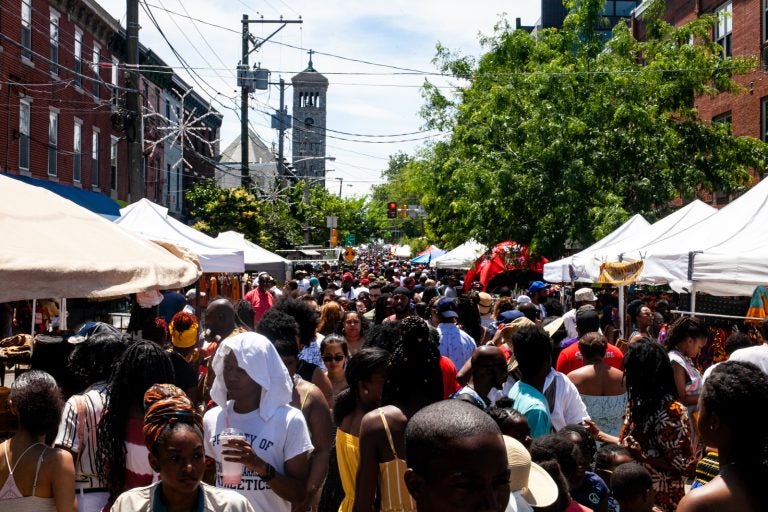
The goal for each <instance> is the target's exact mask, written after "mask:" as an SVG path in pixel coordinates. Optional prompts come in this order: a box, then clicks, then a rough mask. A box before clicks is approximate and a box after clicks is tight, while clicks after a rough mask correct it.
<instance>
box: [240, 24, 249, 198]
mask: <svg viewBox="0 0 768 512" xmlns="http://www.w3.org/2000/svg"><path fill="white" fill-rule="evenodd" d="M242 23H243V40H242V54H243V60H242V61H241V64H242V67H243V68H245V69H246V70H247V69H248V54H249V52H248V35H249V33H248V15H247V14H243V20H242ZM249 92H250V91H249V89H248V87H241V88H240V183H241V184H242V186H243V187H245V189H246V190H250V189H251V174H250V167H249V165H248V159H249V155H248V144H249V142H250V141H249V140H248V94H249Z"/></svg>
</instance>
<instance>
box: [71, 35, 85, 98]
mask: <svg viewBox="0 0 768 512" xmlns="http://www.w3.org/2000/svg"><path fill="white" fill-rule="evenodd" d="M72 53H73V54H74V56H75V85H76V86H78V87H80V88H81V89H82V88H83V31H82V30H80V29H79V28H75V48H74V51H73V52H72Z"/></svg>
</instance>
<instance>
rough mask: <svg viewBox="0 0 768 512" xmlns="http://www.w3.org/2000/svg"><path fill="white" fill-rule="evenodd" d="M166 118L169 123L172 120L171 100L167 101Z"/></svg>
mask: <svg viewBox="0 0 768 512" xmlns="http://www.w3.org/2000/svg"><path fill="white" fill-rule="evenodd" d="M165 118H166V119H168V120H169V121H170V119H171V102H170V101H169V100H165Z"/></svg>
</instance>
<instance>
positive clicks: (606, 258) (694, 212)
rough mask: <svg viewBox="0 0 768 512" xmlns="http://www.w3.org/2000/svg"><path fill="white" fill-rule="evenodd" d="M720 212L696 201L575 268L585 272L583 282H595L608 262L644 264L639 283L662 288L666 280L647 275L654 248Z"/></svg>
mask: <svg viewBox="0 0 768 512" xmlns="http://www.w3.org/2000/svg"><path fill="white" fill-rule="evenodd" d="M716 213H717V210H716V209H715V208H713V207H711V206H709V205H708V204H706V203H703V202H702V201H699V200H695V201H693V202H691V203H689V204H688V205H686V206H684V207H683V208H680V209H679V210H677V211H675V212H673V213H671V214H669V215H667V216H666V217H664V218H663V219H661V220H659V221H657V222H655V223H653V224H651V225H650V226H649V227H648V228H647V229H645V230H642V231H640V232H638V233H636V234H634V235H632V236H630V237H627V238H624V239H623V240H620V241H618V242H616V243H613V244H610V245H607V246H605V247H602V248H600V249H599V250H598V251H594V252H592V253H591V254H585V255H583V256H579V257H578V258H577V257H574V266H576V267H577V268H580V269H583V276H582V277H583V280H584V281H587V282H595V281H596V280H597V278H598V276H599V275H600V265H601V264H603V263H608V262H619V261H637V260H641V259H642V260H643V261H644V262H646V263H645V266H644V268H643V272H642V274H641V278H640V280H639V281H638V282H640V283H646V284H662V283H666V282H668V281H669V280H668V279H667V278H666V277H664V276H652V275H649V274H647V273H646V271H647V259H646V256H647V255H648V254H651V252H650V247H652V246H653V244H656V243H661V242H663V241H665V240H670V239H672V238H674V237H676V236H677V235H678V234H681V233H683V232H684V231H686V230H687V229H689V228H690V227H691V226H694V225H696V224H698V223H700V222H702V221H704V220H706V219H707V218H710V217H712V216H713V215H715V214H716Z"/></svg>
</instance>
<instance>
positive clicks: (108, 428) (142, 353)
mask: <svg viewBox="0 0 768 512" xmlns="http://www.w3.org/2000/svg"><path fill="white" fill-rule="evenodd" d="M172 382H174V372H173V364H172V363H171V358H170V356H169V355H168V353H167V352H166V351H165V350H163V349H162V348H161V347H160V346H158V345H157V344H156V343H153V342H151V341H139V342H137V343H134V344H132V345H129V346H128V348H127V349H126V350H125V352H124V353H123V355H122V357H121V358H120V361H119V362H118V363H117V365H116V366H115V371H114V373H113V374H112V378H111V379H110V382H109V388H108V391H107V403H106V407H105V409H104V413H103V415H102V416H101V420H100V421H99V426H98V428H97V433H96V439H97V440H98V443H97V446H96V472H97V473H98V475H99V478H100V479H101V480H102V481H103V482H106V483H107V487H108V488H109V492H110V497H111V498H112V499H114V498H117V496H118V495H119V494H120V493H121V492H123V491H124V490H125V489H124V487H125V465H126V458H125V456H126V448H125V438H126V429H127V426H128V414H129V412H130V410H131V407H132V406H133V407H141V408H143V404H144V393H145V392H146V391H147V390H148V389H149V388H150V387H152V385H153V384H156V383H172Z"/></svg>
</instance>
